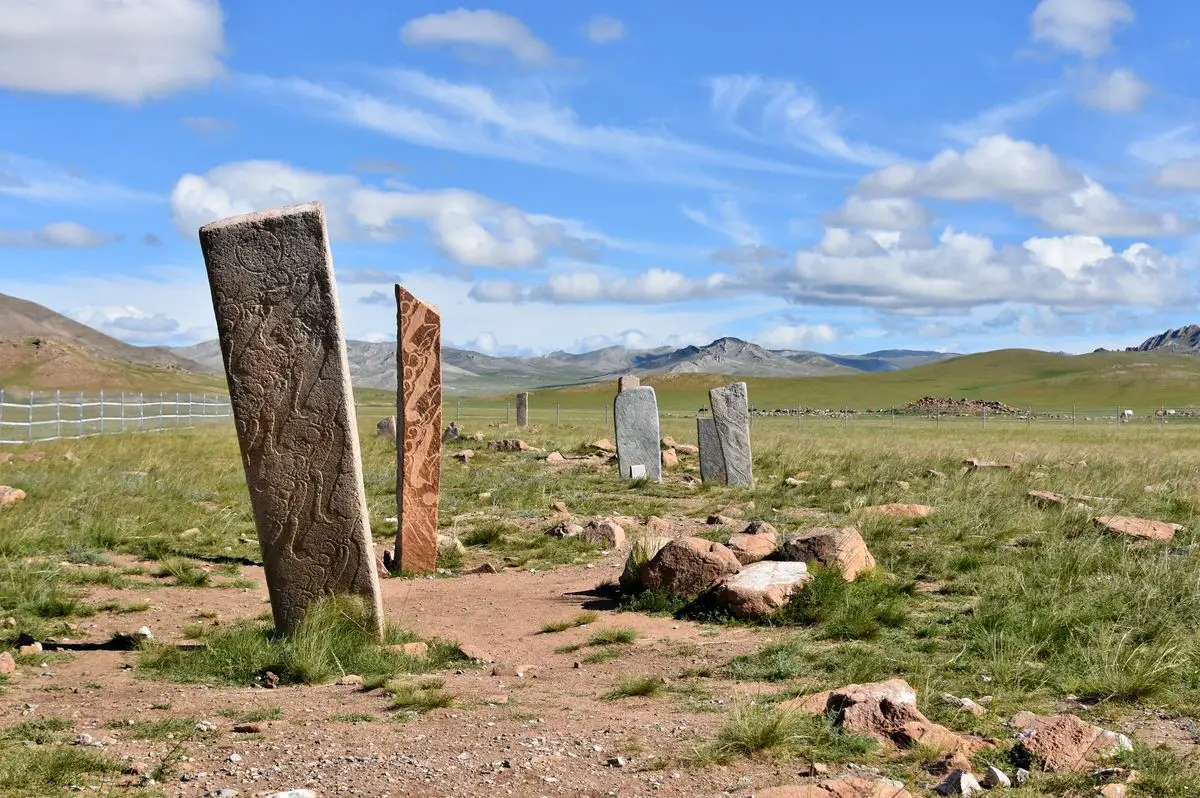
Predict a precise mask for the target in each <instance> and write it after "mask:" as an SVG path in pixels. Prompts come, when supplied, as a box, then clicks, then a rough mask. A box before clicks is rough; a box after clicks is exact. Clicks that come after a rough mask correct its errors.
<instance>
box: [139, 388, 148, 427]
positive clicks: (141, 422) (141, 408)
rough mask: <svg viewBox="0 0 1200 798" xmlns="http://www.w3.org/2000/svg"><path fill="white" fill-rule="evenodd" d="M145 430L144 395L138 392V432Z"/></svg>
mask: <svg viewBox="0 0 1200 798" xmlns="http://www.w3.org/2000/svg"><path fill="white" fill-rule="evenodd" d="M144 429H146V394H145V392H144V391H138V432H141V431H143V430H144Z"/></svg>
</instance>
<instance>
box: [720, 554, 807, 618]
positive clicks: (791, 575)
mask: <svg viewBox="0 0 1200 798" xmlns="http://www.w3.org/2000/svg"><path fill="white" fill-rule="evenodd" d="M811 578H812V576H811V575H810V574H809V573H808V568H807V567H806V566H805V564H804V563H802V562H767V561H763V562H756V563H754V564H752V565H747V566H746V567H745V568H743V569H742V570H741V571H740V572H738V573H736V574H734V575H732V576H729V577H726V578H725V579H723V580H721V581H720V582H719V583H718V584H717V587H716V590H715V595H716V600H717V603H718V604H719V605H720V606H722V607H724V608H725V609H726V610H728V611H729V614H730V615H732V616H733V617H735V618H740V619H742V620H751V619H754V618H765V617H766V616H768V615H770V614H771V613H772V612H774V611H775V610H777V609H779V608H780V607H782V606H783V605H784V604H787V602H788V599H790V598H791V596H792V593H793V592H795V591H796V590H799V589H800V588H801V587H802V586H803V584H804V583H805V582H807V581H808V580H809V579H811Z"/></svg>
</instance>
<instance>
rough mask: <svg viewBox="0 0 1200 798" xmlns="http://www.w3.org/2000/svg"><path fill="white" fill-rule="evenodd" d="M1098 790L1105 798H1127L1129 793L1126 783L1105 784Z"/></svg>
mask: <svg viewBox="0 0 1200 798" xmlns="http://www.w3.org/2000/svg"><path fill="white" fill-rule="evenodd" d="M1097 792H1098V793H1100V794H1101V795H1103V796H1104V798H1126V796H1127V795H1129V788H1128V787H1126V786H1125V785H1124V784H1105V785H1104V786H1103V787H1101V788H1100V789H1099V790H1097Z"/></svg>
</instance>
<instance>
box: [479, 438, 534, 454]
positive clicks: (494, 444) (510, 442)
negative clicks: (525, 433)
mask: <svg viewBox="0 0 1200 798" xmlns="http://www.w3.org/2000/svg"><path fill="white" fill-rule="evenodd" d="M487 447H488V448H489V449H491V450H492V451H496V452H527V451H529V444H527V443H526V442H525V441H520V440H516V439H511V438H510V439H507V440H502V441H488V445H487Z"/></svg>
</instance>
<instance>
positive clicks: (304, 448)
mask: <svg viewBox="0 0 1200 798" xmlns="http://www.w3.org/2000/svg"><path fill="white" fill-rule="evenodd" d="M200 244H201V249H202V251H203V254H204V260H205V266H206V268H207V271H208V278H209V285H210V287H211V291H212V298H213V310H214V312H215V314H216V320H217V331H218V335H219V338H220V341H221V350H222V356H223V359H224V362H225V371H226V377H227V382H228V385H229V393H230V399H231V403H232V405H233V413H234V420H235V428H236V430H237V433H238V442H239V446H240V448H241V452H242V464H243V467H244V469H245V472H246V481H247V485H248V487H249V491H250V500H251V505H252V508H253V511H254V519H255V525H256V527H257V529H258V536H259V543H260V545H261V547H262V552H263V564H264V570H265V571H266V577H267V587H268V591H269V593H270V596H271V606H272V611H273V614H274V617H275V625H276V628H277V629H279V630H280V631H283V632H285V633H287V632H290V631H292V630H293V629H294V628H295V626H296V624H298V623H299V622H300V620H301V618H303V616H304V612H305V610H306V609H307V608H308V605H309V604H310V603H311V602H312V601H313V600H314V599H316V598H318V597H320V596H323V595H329V594H337V593H353V594H359V595H361V596H363V597H364V599H365V601H366V608H367V611H368V613H369V614H370V616H371V618H372V621H373V623H374V625H375V631H376V632H377V633H381V632H382V625H383V612H382V606H381V603H380V598H379V583H378V577H377V575H376V572H375V568H374V555H373V552H372V548H371V537H370V530H369V528H368V521H367V518H368V516H367V506H366V495H365V491H364V489H363V480H362V466H361V460H360V457H359V448H358V434H357V428H356V418H355V413H354V405H353V402H350V401H347V397H348V396H350V380H349V368H348V366H347V363H346V354H345V342H344V340H343V337H342V328H341V320H340V317H339V315H338V308H337V293H336V286H335V284H334V282H333V274H332V266H331V257H330V254H329V248H328V241H327V238H326V235H325V220H324V213H323V211H322V209H321V207H320V206H319V205H317V204H315V203H310V204H307V205H298V206H290V207H286V208H279V209H275V210H273V211H266V212H263V213H257V214H248V215H245V216H239V217H234V218H231V219H225V220H222V221H220V222H215V223H213V224H211V225H206V226H205V227H202V228H201V229H200Z"/></svg>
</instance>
